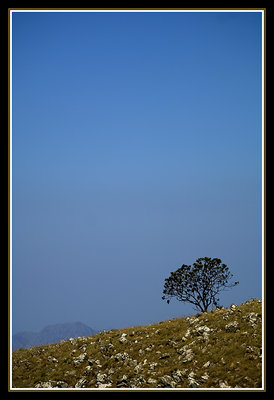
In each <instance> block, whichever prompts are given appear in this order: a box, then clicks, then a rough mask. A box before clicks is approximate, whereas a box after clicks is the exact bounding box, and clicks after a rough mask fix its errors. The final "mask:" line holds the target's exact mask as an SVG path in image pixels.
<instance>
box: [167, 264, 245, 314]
mask: <svg viewBox="0 0 274 400" xmlns="http://www.w3.org/2000/svg"><path fill="white" fill-rule="evenodd" d="M232 277H233V275H232V274H231V272H230V271H229V268H228V267H227V265H226V264H223V263H222V260H221V259H220V258H209V257H203V258H198V259H197V260H196V262H194V263H193V265H192V266H191V265H185V264H183V265H182V266H181V267H180V268H178V269H177V270H176V271H174V272H171V273H170V276H169V278H166V279H165V284H164V290H163V294H164V295H163V297H162V299H163V300H167V303H169V302H170V299H171V298H173V297H175V298H177V300H179V301H183V302H188V303H191V304H193V305H194V307H195V308H196V309H197V310H199V311H201V312H206V311H208V309H209V307H210V306H215V307H216V306H217V305H218V302H219V298H218V295H219V293H220V292H221V291H223V290H226V289H228V288H232V287H234V286H236V285H237V284H238V283H239V282H237V281H235V282H231V279H232Z"/></svg>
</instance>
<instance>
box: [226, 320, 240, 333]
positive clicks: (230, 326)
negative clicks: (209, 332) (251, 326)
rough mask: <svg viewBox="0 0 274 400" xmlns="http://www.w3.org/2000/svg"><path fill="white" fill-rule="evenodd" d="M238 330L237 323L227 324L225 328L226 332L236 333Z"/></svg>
mask: <svg viewBox="0 0 274 400" xmlns="http://www.w3.org/2000/svg"><path fill="white" fill-rule="evenodd" d="M239 329H240V328H239V322H238V321H233V322H230V323H229V324H227V325H226V326H225V330H226V331H227V332H237V331H238V330H239Z"/></svg>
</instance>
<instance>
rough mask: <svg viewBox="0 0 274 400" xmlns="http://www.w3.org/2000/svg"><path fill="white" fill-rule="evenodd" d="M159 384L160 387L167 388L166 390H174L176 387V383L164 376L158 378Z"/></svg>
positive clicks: (168, 376) (169, 377)
mask: <svg viewBox="0 0 274 400" xmlns="http://www.w3.org/2000/svg"><path fill="white" fill-rule="evenodd" d="M160 383H161V386H162V387H167V388H175V387H176V382H174V380H173V379H172V377H171V376H170V375H164V376H162V377H161V378H160Z"/></svg>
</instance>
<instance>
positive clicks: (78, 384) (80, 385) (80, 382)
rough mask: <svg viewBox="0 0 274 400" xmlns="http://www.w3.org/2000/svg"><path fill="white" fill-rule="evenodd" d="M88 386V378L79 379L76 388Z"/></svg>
mask: <svg viewBox="0 0 274 400" xmlns="http://www.w3.org/2000/svg"><path fill="white" fill-rule="evenodd" d="M86 384H87V380H86V378H81V379H79V381H77V382H76V384H75V386H74V387H76V388H84V387H86Z"/></svg>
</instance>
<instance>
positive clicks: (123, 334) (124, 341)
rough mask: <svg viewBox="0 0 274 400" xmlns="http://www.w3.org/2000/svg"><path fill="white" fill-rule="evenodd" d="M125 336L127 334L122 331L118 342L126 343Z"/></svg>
mask: <svg viewBox="0 0 274 400" xmlns="http://www.w3.org/2000/svg"><path fill="white" fill-rule="evenodd" d="M126 337H127V334H126V333H122V336H121V337H120V339H119V342H120V343H126V342H127V339H126Z"/></svg>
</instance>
